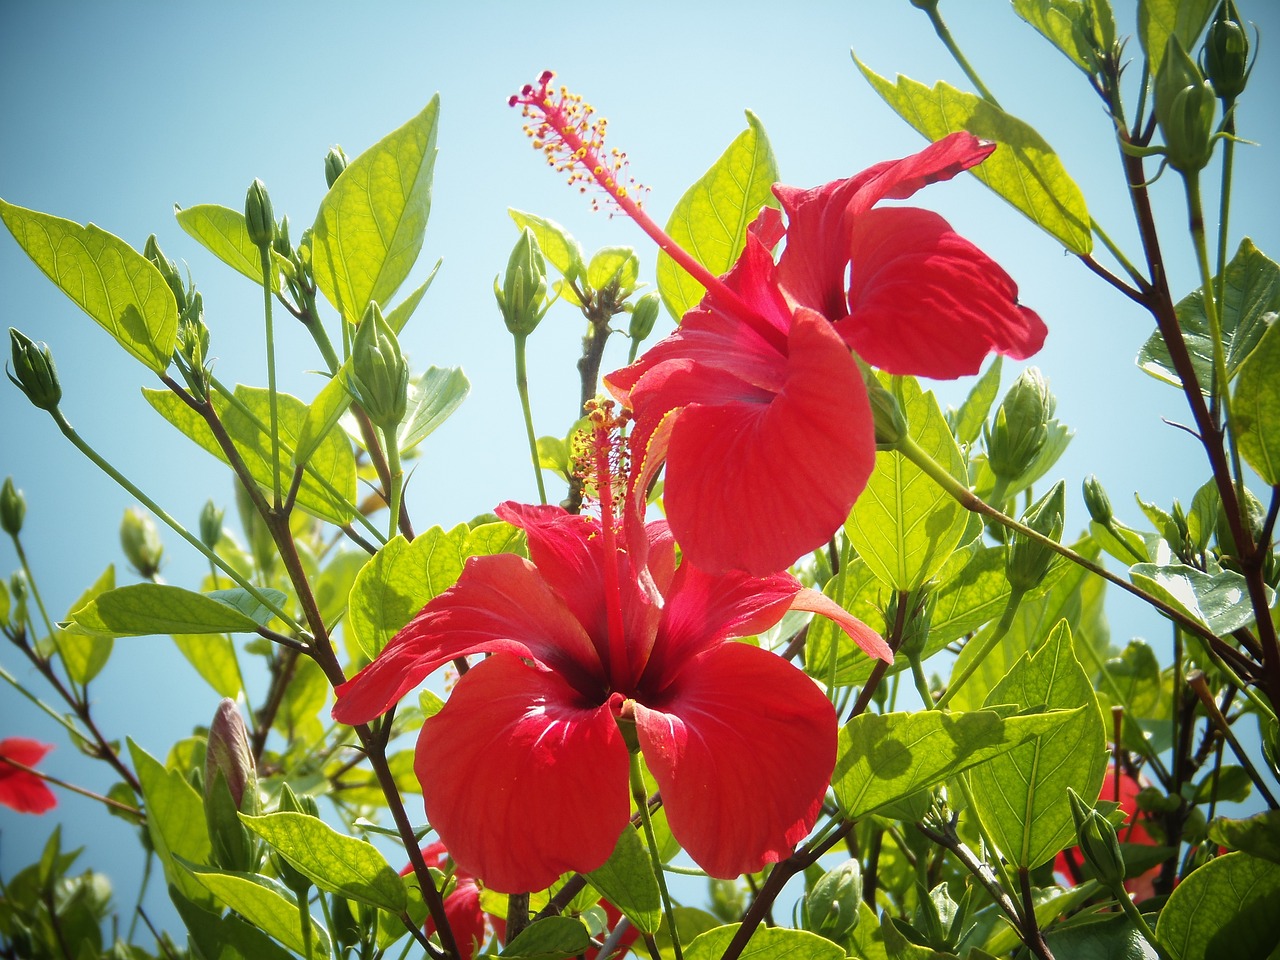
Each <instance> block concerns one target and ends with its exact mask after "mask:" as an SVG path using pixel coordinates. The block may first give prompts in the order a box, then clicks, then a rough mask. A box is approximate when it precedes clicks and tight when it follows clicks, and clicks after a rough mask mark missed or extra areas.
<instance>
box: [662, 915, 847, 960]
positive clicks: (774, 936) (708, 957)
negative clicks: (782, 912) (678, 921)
mask: <svg viewBox="0 0 1280 960" xmlns="http://www.w3.org/2000/svg"><path fill="white" fill-rule="evenodd" d="M739 926H741V924H737V923H733V924H730V925H728V926H726V927H716V928H715V929H714V930H708V931H707V932H706V933H703V934H699V935H698V936H697V937H696V938H695V939H694V940H693V942H692V943H690V944H689V945H688V946H687V947H685V951H684V955H685V960H717V958H719V957H720V956H722V955H723V954H724V952H725V950H726V949H727V948H728V946H729V943H730V941H732V940H733V937H734V934H736V933H737V932H738V927H739ZM742 956H743V957H749V958H750V960H799V958H801V957H803V958H804V960H844V957H845V953H844V950H843V949H841V948H840V947H838V946H837V945H836V944H834V943H832V942H831V941H830V940H827V939H825V938H823V937H820V936H818V935H817V934H816V933H810V932H809V931H808V930H789V929H787V928H785V927H766V926H763V925H761V926H759V927H757V928H756V929H755V931H754V932H753V933H752V934H751V939H750V940H749V941H747V946H746V949H744V950H743V951H742Z"/></svg>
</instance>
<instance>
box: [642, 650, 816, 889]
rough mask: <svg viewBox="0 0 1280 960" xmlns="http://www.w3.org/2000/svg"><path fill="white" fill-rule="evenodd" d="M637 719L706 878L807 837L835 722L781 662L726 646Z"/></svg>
mask: <svg viewBox="0 0 1280 960" xmlns="http://www.w3.org/2000/svg"><path fill="white" fill-rule="evenodd" d="M635 712H636V729H637V732H638V734H639V737H640V749H641V752H642V753H643V754H644V758H645V761H646V762H647V763H648V764H649V770H650V771H651V772H652V773H653V776H654V778H655V779H656V780H657V782H658V787H659V789H660V790H661V792H662V803H663V807H664V808H665V809H666V811H667V821H668V823H669V824H670V825H671V832H672V834H673V835H674V836H675V838H676V839H677V840H678V841H679V842H680V845H681V846H683V847H684V849H685V851H686V852H687V853H688V854H689V856H691V857H692V858H693V859H694V861H695V862H697V864H698V865H699V866H700V867H702V869H704V870H706V871H707V873H709V874H710V875H711V876H713V877H720V878H725V879H727V878H730V877H736V876H738V875H739V874H743V873H751V872H754V871H757V870H760V869H761V868H762V867H763V866H764V865H765V864H767V863H776V862H778V861H779V860H782V859H783V858H784V857H786V856H788V855H789V854H790V853H791V851H792V850H793V849H794V848H795V846H796V844H798V843H799V842H800V841H801V840H803V839H804V837H805V836H806V835H807V834H808V833H809V830H810V829H812V827H813V824H814V822H815V821H816V820H817V817H818V813H819V811H820V810H821V808H822V798H823V795H824V794H825V793H826V789H827V785H828V784H829V783H830V780H831V771H832V768H833V767H834V766H835V759H836V714H835V710H834V709H833V708H832V706H831V704H830V703H829V702H828V701H827V698H826V697H825V696H823V694H822V692H821V691H820V690H819V689H818V687H817V686H816V685H815V684H814V682H813V681H812V680H810V679H809V678H808V677H806V676H805V675H804V674H803V673H801V672H800V671H799V670H797V669H796V668H795V667H793V666H792V665H791V664H790V663H788V662H787V661H785V660H783V659H781V658H780V657H777V656H775V655H774V654H772V653H768V652H767V651H764V650H761V649H759V648H758V647H752V646H748V645H747V644H744V643H724V644H721V645H720V646H717V647H714V648H713V649H711V650H709V651H707V652H706V653H704V654H702V655H701V656H700V657H698V658H697V659H696V660H695V661H693V662H692V663H690V664H689V665H688V667H687V668H686V669H685V670H683V671H682V672H681V673H680V675H679V677H678V678H677V681H676V683H675V684H674V685H673V686H672V687H671V688H670V696H669V697H667V698H666V699H664V700H663V701H660V702H654V703H647V704H639V703H637V704H636V710H635ZM744 797H749V798H750V802H749V803H744V802H743V798H744Z"/></svg>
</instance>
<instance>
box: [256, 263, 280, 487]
mask: <svg viewBox="0 0 1280 960" xmlns="http://www.w3.org/2000/svg"><path fill="white" fill-rule="evenodd" d="M258 252H259V253H260V254H261V255H262V309H263V312H264V313H265V314H266V318H267V402H268V404H269V405H270V407H271V430H270V434H271V489H272V493H273V494H274V499H273V500H272V501H271V502H272V506H274V507H275V508H276V509H277V510H279V509H280V502H281V500H280V418H279V410H278V406H279V404H278V398H277V396H276V336H275V326H274V324H273V323H272V320H271V245H270V244H265V243H264V244H262V245H261V246H260V247H258Z"/></svg>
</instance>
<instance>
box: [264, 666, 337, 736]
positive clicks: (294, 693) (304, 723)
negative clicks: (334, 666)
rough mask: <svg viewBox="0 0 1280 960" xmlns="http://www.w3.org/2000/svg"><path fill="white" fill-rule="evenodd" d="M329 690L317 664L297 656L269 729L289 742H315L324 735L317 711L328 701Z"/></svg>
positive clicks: (322, 672)
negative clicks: (283, 736)
mask: <svg viewBox="0 0 1280 960" xmlns="http://www.w3.org/2000/svg"><path fill="white" fill-rule="evenodd" d="M329 691H330V687H329V681H328V679H327V678H326V677H325V675H324V671H323V670H321V669H320V665H319V664H318V663H316V662H315V661H314V660H312V659H311V658H309V657H300V658H299V659H298V662H297V665H296V666H295V667H294V672H293V679H291V680H290V681H289V685H288V686H287V687H285V691H284V696H283V697H282V698H281V700H280V709H279V710H278V711H277V712H276V717H275V722H274V723H273V724H272V729H274V730H278V731H280V732H281V733H282V734H284V735H285V736H286V737H287V738H288V739H289V740H290V741H294V740H300V741H302V742H303V743H305V744H313V743H317V742H319V740H320V739H321V738H322V737H323V736H324V724H322V723H321V722H320V718H319V716H318V714H319V713H320V711H321V710H323V709H324V705H325V704H326V703H327V702H328V700H329ZM325 719H326V720H327V719H328V718H327V717H326V718H325Z"/></svg>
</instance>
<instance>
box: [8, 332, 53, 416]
mask: <svg viewBox="0 0 1280 960" xmlns="http://www.w3.org/2000/svg"><path fill="white" fill-rule="evenodd" d="M9 346H10V349H11V353H12V357H13V370H12V372H10V370H9V369H8V368H7V367H6V368H5V373H6V374H7V375H8V377H9V380H10V381H12V383H13V385H14V386H16V387H17V388H18V389H19V390H21V391H22V392H23V393H25V394H26V395H27V399H28V400H30V401H31V402H32V403H33V404H34V405H35V406H37V407H39V408H40V409H41V410H48V411H49V412H51V413H52V412H53V411H54V410H56V409H57V408H58V404H59V403H61V402H62V385H61V384H60V383H59V382H58V368H57V367H56V366H55V365H54V363H53V354H52V353H50V352H49V348H48V346H47V345H45V344H43V343H35V342H34V341H32V340H31V338H30V337H28V336H27V335H26V334H24V333H21V332H20V331H18V330H15V329H14V328H13V327H10V328H9Z"/></svg>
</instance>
